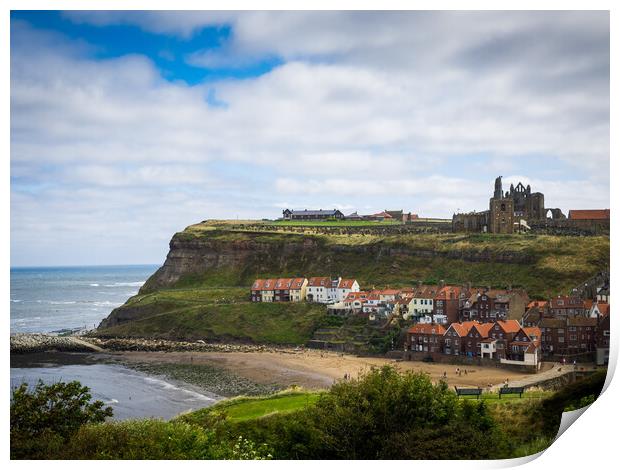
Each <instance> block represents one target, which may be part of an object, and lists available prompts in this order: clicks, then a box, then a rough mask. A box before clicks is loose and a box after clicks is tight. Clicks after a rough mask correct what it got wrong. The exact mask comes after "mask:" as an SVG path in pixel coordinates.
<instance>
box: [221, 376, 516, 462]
mask: <svg viewBox="0 0 620 470" xmlns="http://www.w3.org/2000/svg"><path fill="white" fill-rule="evenodd" d="M217 434H218V436H219V437H220V438H222V439H223V440H226V439H228V440H230V442H234V440H235V439H236V438H237V436H239V435H243V436H244V437H248V438H249V439H251V440H253V441H254V442H264V443H267V445H268V446H269V447H271V448H272V449H273V452H274V453H273V455H274V457H275V458H278V459H379V458H385V459H400V458H408V459H421V458H429V459H432V458H453V459H467V458H497V457H504V456H507V454H508V451H509V449H508V446H507V445H506V442H507V440H506V438H505V435H504V433H503V432H502V431H501V430H500V429H498V428H497V426H496V424H495V421H494V420H493V418H492V416H491V415H490V414H489V413H488V410H487V408H486V405H485V404H484V403H483V402H477V403H473V402H470V401H467V400H458V398H457V397H456V394H455V393H454V392H453V391H451V390H450V389H449V388H448V387H447V385H446V384H445V383H444V382H440V383H438V384H433V383H432V382H431V380H430V379H429V377H428V376H427V375H425V374H421V373H412V372H407V373H404V374H403V373H399V372H398V371H397V370H396V369H395V368H393V367H390V366H384V367H382V368H380V369H373V370H371V371H370V372H369V373H367V374H366V375H364V376H363V377H361V378H360V379H358V380H354V381H346V382H339V383H337V384H335V385H334V386H332V388H331V390H330V391H329V392H328V393H325V394H323V395H322V396H321V397H320V398H319V400H318V401H317V402H316V404H315V405H313V406H310V407H308V408H306V409H304V410H301V411H298V412H295V413H290V414H287V415H280V416H269V417H264V418H262V419H258V420H254V421H245V422H243V423H242V424H234V423H230V422H227V421H223V422H222V423H221V424H220V426H219V428H218V431H217ZM439 449H441V450H439Z"/></svg>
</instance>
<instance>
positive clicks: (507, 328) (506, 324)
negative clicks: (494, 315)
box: [495, 320, 521, 333]
mask: <svg viewBox="0 0 620 470" xmlns="http://www.w3.org/2000/svg"><path fill="white" fill-rule="evenodd" d="M495 323H497V324H499V326H500V327H501V328H502V329H503V330H504V332H505V333H516V332H517V331H519V330H520V329H521V325H519V322H518V321H517V320H497V321H496V322H495Z"/></svg>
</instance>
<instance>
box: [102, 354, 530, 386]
mask: <svg viewBox="0 0 620 470" xmlns="http://www.w3.org/2000/svg"><path fill="white" fill-rule="evenodd" d="M110 356H112V357H115V358H117V359H118V360H122V361H128V362H132V361H133V362H140V363H149V362H152V363H167V364H193V365H200V364H207V365H210V366H215V367H222V368H224V369H228V370H230V371H231V372H234V373H235V374H238V375H240V376H242V377H245V378H247V379H250V380H252V381H255V382H257V383H262V384H273V383H278V384H281V385H284V386H292V385H298V386H302V387H305V388H311V389H317V388H326V387H329V386H330V385H331V384H333V383H334V381H336V380H339V379H342V378H343V377H344V375H345V374H349V375H350V376H351V377H352V378H355V377H357V376H358V375H359V374H361V373H363V372H364V371H368V370H369V369H370V368H371V367H373V366H375V367H378V366H382V365H385V364H390V365H394V366H396V367H397V368H398V369H400V370H402V371H408V370H411V371H415V372H425V373H427V374H429V376H430V377H431V379H432V380H433V381H437V380H439V379H441V378H443V374H444V372H445V373H446V381H447V382H448V385H450V386H461V387H482V388H486V387H488V386H489V385H498V384H501V383H503V382H504V381H505V380H506V379H508V380H509V381H511V382H512V381H514V380H518V379H520V378H524V377H528V376H530V374H527V373H519V372H516V371H511V370H506V369H503V368H499V367H479V366H474V365H467V366H465V365H460V366H457V365H450V364H432V363H425V362H416V361H395V360H391V359H385V358H375V357H356V356H350V355H340V354H337V353H332V352H322V351H316V350H290V351H287V352H270V351H266V352H227V353H220V352H150V351H149V352H142V351H128V352H118V353H113V354H110ZM457 367H458V368H460V370H461V374H460V375H459V374H457V373H456V369H457ZM465 370H466V371H467V373H466V374H465V373H464V371H465Z"/></svg>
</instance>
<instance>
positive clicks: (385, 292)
mask: <svg viewBox="0 0 620 470" xmlns="http://www.w3.org/2000/svg"><path fill="white" fill-rule="evenodd" d="M378 294H379V295H398V294H400V291H399V290H398V289H383V290H380V291H378Z"/></svg>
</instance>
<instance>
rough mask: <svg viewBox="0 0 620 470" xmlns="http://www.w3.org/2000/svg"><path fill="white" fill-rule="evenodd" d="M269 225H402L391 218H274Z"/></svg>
mask: <svg viewBox="0 0 620 470" xmlns="http://www.w3.org/2000/svg"><path fill="white" fill-rule="evenodd" d="M270 225H279V226H283V227H317V226H318V227H376V226H381V225H402V224H401V222H399V221H393V220H382V221H374V220H276V221H274V222H271V223H270Z"/></svg>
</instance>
